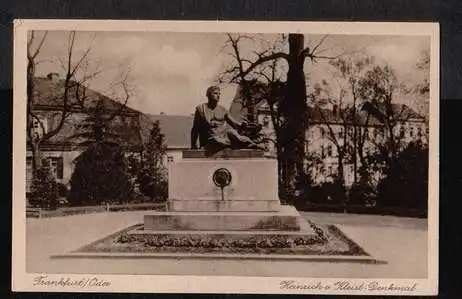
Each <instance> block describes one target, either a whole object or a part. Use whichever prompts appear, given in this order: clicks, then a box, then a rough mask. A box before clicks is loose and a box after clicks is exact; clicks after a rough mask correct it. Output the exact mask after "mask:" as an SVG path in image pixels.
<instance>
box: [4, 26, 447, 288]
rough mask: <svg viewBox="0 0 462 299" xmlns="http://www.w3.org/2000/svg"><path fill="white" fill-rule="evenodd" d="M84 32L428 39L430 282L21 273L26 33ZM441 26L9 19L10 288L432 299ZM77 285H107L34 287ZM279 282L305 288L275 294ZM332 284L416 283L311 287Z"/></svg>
mask: <svg viewBox="0 0 462 299" xmlns="http://www.w3.org/2000/svg"><path fill="white" fill-rule="evenodd" d="M32 29H34V30H66V31H68V30H79V31H81V30H84V31H85V30H88V31H166V32H243V33H244V32H248V33H277V32H300V33H316V34H328V33H330V34H332V33H334V34H354V35H359V34H363V35H411V34H412V35H427V36H431V60H430V61H431V65H430V78H431V80H430V91H431V95H430V120H429V126H430V142H429V143H430V161H429V162H430V163H429V179H430V180H429V181H430V182H431V183H430V184H429V185H430V186H429V209H428V279H412V280H407V279H342V278H330V279H326V278H319V279H317V278H300V277H296V278H283V277H277V278H266V277H265V278H261V277H234V276H233V277H227V276H162V275H99V274H98V275H93V274H85V275H81V274H43V273H26V271H25V270H26V265H25V259H26V252H25V248H26V238H25V237H26V236H25V235H26V231H25V217H26V216H25V215H26V211H25V181H26V180H25V157H26V147H25V144H26V134H25V132H26V130H25V119H26V118H25V116H26V113H25V111H26V101H25V99H26V80H25V78H26V76H25V74H26V62H27V59H26V45H27V31H28V30H32ZM439 65H440V63H439V25H438V24H437V23H377V22H232V21H226V22H222V21H136V20H134V21H128V20H15V22H14V73H13V98H14V109H13V197H12V200H13V202H12V206H13V218H12V219H13V227H12V242H13V244H12V245H13V247H12V249H13V250H12V289H13V290H14V291H26V292H27V291H43V292H55V291H56V292H131V293H135V292H141V293H172V292H173V293H186V292H187V293H261V294H270V293H271V294H276V293H280V294H307V293H310V294H371V295H406V294H409V295H435V294H437V287H438V223H439V221H438V207H439V204H438V199H439V94H440V91H439ZM40 275H47V277H48V279H58V280H59V279H60V278H62V277H66V278H70V279H74V280H81V279H90V278H91V277H97V278H98V279H100V280H103V281H108V282H110V286H103V287H91V286H88V285H87V286H86V287H79V286H77V287H68V286H67V287H59V286H58V287H49V286H40V285H34V279H37V276H40ZM282 281H294V282H296V284H297V285H300V286H306V287H300V288H297V289H284V288H281V282H282ZM337 281H349V282H351V283H357V284H360V283H365V284H368V283H369V282H373V281H375V282H378V283H380V284H382V285H389V284H403V285H413V284H414V283H416V285H415V290H414V291H412V292H408V293H406V292H399V293H397V292H396V291H388V292H387V291H361V292H359V293H358V292H357V291H356V292H355V291H350V292H348V291H339V290H335V289H333V288H332V287H331V288H328V289H323V290H319V289H312V288H309V286H311V285H313V284H316V283H321V284H323V285H326V286H329V285H330V286H332V285H333V284H334V283H335V282H337Z"/></svg>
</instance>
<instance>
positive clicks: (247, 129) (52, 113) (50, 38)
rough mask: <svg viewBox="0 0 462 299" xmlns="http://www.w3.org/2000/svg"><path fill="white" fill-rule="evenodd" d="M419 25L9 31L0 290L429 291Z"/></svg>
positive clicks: (430, 167)
mask: <svg viewBox="0 0 462 299" xmlns="http://www.w3.org/2000/svg"><path fill="white" fill-rule="evenodd" d="M438 82H439V26H438V24H437V23H361V22H221V21H181V22H180V21H119V20H16V21H15V24H14V136H13V141H14V146H13V151H14V152H13V169H14V172H13V173H14V178H13V179H14V181H13V183H14V188H13V240H12V241H13V256H12V265H13V266H12V288H13V290H14V291H44V292H131V293H138V292H139V293H261V294H369V295H434V294H437V292H438V279H437V278H438V196H439V193H438V182H439V178H438V152H439V150H438V143H439V137H438V130H439V128H438V123H439V83H438Z"/></svg>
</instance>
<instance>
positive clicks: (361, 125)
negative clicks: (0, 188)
mask: <svg viewBox="0 0 462 299" xmlns="http://www.w3.org/2000/svg"><path fill="white" fill-rule="evenodd" d="M62 92H63V80H62V79H60V78H59V76H57V75H56V74H50V75H48V76H47V77H45V78H36V80H35V92H34V99H33V100H34V104H33V108H34V111H33V112H34V114H35V115H36V116H37V118H38V119H39V120H40V123H38V122H37V124H36V129H37V132H42V126H43V129H44V131H45V133H46V132H47V131H49V130H52V129H53V128H54V127H55V126H56V122H57V119H59V115H60V113H61V111H62V107H63V104H62V99H61V98H60V96H59V95H61V94H62ZM99 101H100V102H102V103H103V106H104V108H105V111H107V112H108V113H110V112H111V111H114V110H116V109H117V110H118V111H119V113H118V115H117V116H116V117H115V118H114V119H113V121H112V123H111V125H113V126H115V127H116V128H118V133H119V134H120V135H121V140H122V142H121V145H122V146H124V147H125V148H126V149H127V152H128V153H135V154H136V153H139V151H140V150H141V147H142V144H143V142H145V141H146V139H147V138H148V136H149V130H150V128H151V127H152V124H153V122H154V121H159V125H160V129H161V132H162V134H164V136H165V141H166V146H167V150H166V155H165V158H164V163H165V165H167V164H168V163H172V162H177V161H179V160H181V159H182V151H183V150H184V149H188V148H190V130H191V127H192V123H193V116H192V115H165V114H163V113H161V114H159V115H150V114H143V113H141V112H139V111H137V110H135V109H132V108H130V107H123V109H120V108H121V107H120V105H121V104H120V103H119V102H117V101H114V100H113V99H110V98H108V97H106V96H104V95H103V94H101V93H98V92H96V91H93V90H90V89H87V92H86V102H85V103H86V105H87V106H92V105H95V104H96V103H97V102H99ZM70 102H72V100H71V101H70ZM269 108H270V107H269V106H268V105H267V104H266V101H265V100H260V101H259V102H258V104H257V109H256V111H257V119H258V122H259V123H260V124H262V126H263V132H264V133H265V135H266V136H267V137H269V138H270V139H272V140H276V136H275V130H274V128H273V122H272V119H271V113H270V109H269ZM393 109H394V111H395V115H396V116H397V119H398V121H397V122H398V124H397V125H396V126H394V128H393V130H394V134H395V136H397V137H399V138H400V140H401V141H402V144H406V143H408V142H410V141H412V140H418V139H419V140H421V141H422V142H424V143H425V142H427V136H428V133H427V129H428V126H427V123H426V121H425V119H424V118H423V117H422V116H420V115H418V114H417V113H415V112H414V111H413V110H412V109H410V108H409V107H407V106H405V105H393ZM230 111H231V114H233V115H234V116H235V117H238V118H239V117H242V116H243V114H245V113H246V111H245V109H242V105H241V104H240V102H239V96H236V98H235V99H234V101H233V103H232V105H231V107H230ZM69 112H70V113H69V116H68V117H67V118H66V121H65V123H64V125H63V127H62V129H61V130H60V131H59V132H58V133H57V134H56V135H54V136H53V137H51V138H50V139H48V140H46V141H44V142H42V143H41V145H40V152H41V156H42V157H43V158H46V159H48V160H49V162H50V165H51V168H52V171H53V173H54V175H55V177H56V178H57V180H58V181H60V182H62V183H64V184H68V182H69V180H70V177H71V175H72V172H73V169H74V163H73V161H74V159H75V158H76V157H77V156H78V155H79V154H80V153H81V152H82V151H83V149H84V147H83V146H82V145H80V142H79V140H78V139H75V138H69V137H70V136H73V135H74V134H75V133H76V131H77V130H78V128H79V125H80V124H81V123H82V122H83V121H84V120H85V119H86V118H87V117H88V114H87V112H85V111H83V110H82V109H81V107H79V106H72V107H70V109H69ZM383 114H384V113H383V109H382V108H380V107H379V106H377V105H372V104H370V103H367V104H365V105H363V106H362V107H360V108H359V109H358V117H357V121H356V122H354V125H353V123H351V122H349V123H348V122H347V121H345V120H344V119H343V118H342V115H341V113H340V112H339V110H338V108H336V107H324V108H319V107H311V108H310V109H309V115H308V116H309V126H308V128H307V129H306V153H307V159H306V161H305V162H306V165H307V167H308V166H310V167H309V169H310V171H311V172H312V175H313V178H314V179H315V181H316V182H318V183H322V182H326V181H331V180H332V179H333V178H334V176H335V175H336V174H337V169H338V151H339V149H342V145H343V142H344V140H343V137H342V136H345V130H347V136H350V137H349V138H350V139H351V130H352V129H353V127H355V128H356V130H357V132H358V135H361V136H364V137H365V139H364V148H363V150H364V153H366V154H367V153H370V152H373V151H374V150H375V147H376V146H377V144H378V143H380V142H383V141H384V136H385V135H386V132H385V126H384V123H383V121H382V119H383V118H382V116H383ZM42 133H43V132H42ZM267 148H268V150H267V156H269V157H275V156H276V149H275V144H274V143H273V142H268V143H267ZM27 149H28V151H27V171H26V176H27V184H26V186H27V188H28V189H29V187H30V180H31V174H32V153H31V151H30V145H29V144H28V147H27ZM315 160H316V161H319V162H320V163H317V164H316V165H314V166H313V165H312V164H313V163H312V162H313V161H315ZM344 175H345V182H346V184H347V185H351V183H352V182H353V180H354V165H353V163H352V162H351V159H349V160H346V162H345V163H344Z"/></svg>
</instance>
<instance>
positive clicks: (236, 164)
mask: <svg viewBox="0 0 462 299" xmlns="http://www.w3.org/2000/svg"><path fill="white" fill-rule="evenodd" d="M218 170H220V171H222V172H224V173H225V174H226V175H225V177H222V178H221V179H222V181H223V182H225V186H224V185H220V179H217V176H216V174H217V172H218ZM168 181H169V200H168V209H169V210H168V212H149V213H146V214H145V216H144V230H145V232H155V231H157V232H165V231H171V232H172V233H174V232H175V231H177V232H178V233H180V232H181V234H197V233H199V234H200V232H204V233H206V232H208V231H214V232H219V233H221V234H229V233H231V234H232V233H235V232H247V233H249V234H253V233H255V234H263V233H265V232H266V233H267V234H280V233H284V232H285V233H287V232H296V233H297V232H298V233H300V234H305V235H308V236H315V235H316V233H315V231H314V230H313V229H312V227H311V226H310V225H309V223H308V222H307V221H306V220H305V219H303V218H302V217H301V216H300V215H299V213H298V211H297V210H296V209H295V208H293V207H290V206H282V205H281V204H280V201H279V198H278V173H277V161H276V160H275V159H270V158H265V157H264V156H263V152H261V151H256V150H224V151H221V152H219V153H215V154H210V153H208V152H206V151H203V150H188V151H185V152H184V153H183V160H182V161H179V162H176V163H172V164H170V165H169V167H168Z"/></svg>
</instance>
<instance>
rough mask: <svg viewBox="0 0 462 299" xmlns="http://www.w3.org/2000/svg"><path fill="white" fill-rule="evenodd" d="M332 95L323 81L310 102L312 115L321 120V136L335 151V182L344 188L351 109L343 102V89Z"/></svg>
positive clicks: (329, 88)
mask: <svg viewBox="0 0 462 299" xmlns="http://www.w3.org/2000/svg"><path fill="white" fill-rule="evenodd" d="M333 93H334V92H333V90H332V89H331V87H330V86H329V84H328V83H327V82H326V81H323V83H322V85H321V84H318V83H317V84H315V85H314V91H313V93H312V94H311V100H312V102H313V103H314V105H315V107H314V111H313V114H316V115H319V118H320V120H321V124H320V125H321V126H320V129H321V130H322V132H323V134H322V135H325V136H326V139H327V140H329V141H330V143H332V144H333V145H334V147H335V149H336V153H337V156H336V158H337V175H336V176H335V181H336V182H337V183H338V184H339V185H340V186H342V187H345V171H344V169H345V167H344V166H345V163H347V162H348V161H349V157H350V152H351V150H350V147H351V146H350V145H351V134H349V133H348V131H349V129H350V128H351V120H352V119H351V115H352V113H351V112H352V109H351V106H348V105H347V104H346V103H345V101H344V98H345V95H346V92H345V90H344V89H342V88H341V89H340V90H339V92H338V95H337V96H334V95H333ZM326 104H330V105H332V107H333V108H332V109H326V108H324V106H325V105H326ZM337 128H339V130H337ZM323 158H324V157H323Z"/></svg>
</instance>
